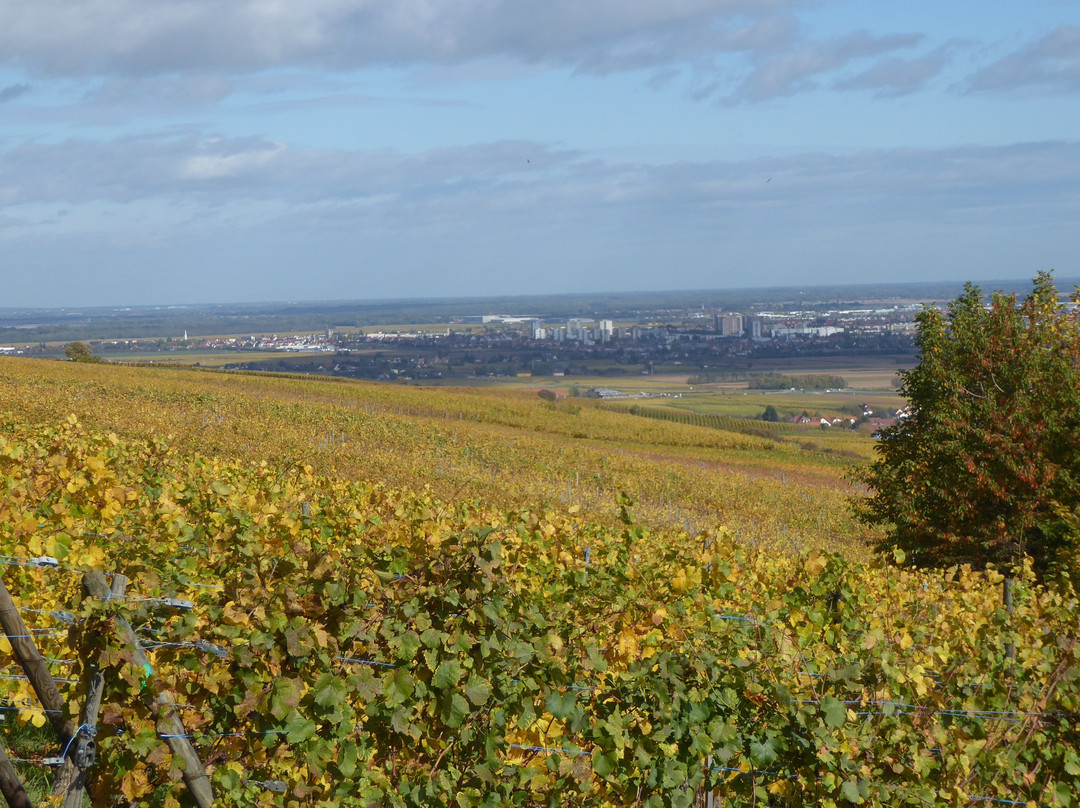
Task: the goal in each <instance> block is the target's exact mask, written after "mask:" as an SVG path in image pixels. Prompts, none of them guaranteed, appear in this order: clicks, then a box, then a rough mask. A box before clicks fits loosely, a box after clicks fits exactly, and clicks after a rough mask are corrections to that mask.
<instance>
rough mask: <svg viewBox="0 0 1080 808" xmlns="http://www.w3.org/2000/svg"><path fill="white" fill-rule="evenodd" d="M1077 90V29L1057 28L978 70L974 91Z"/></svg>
mask: <svg viewBox="0 0 1080 808" xmlns="http://www.w3.org/2000/svg"><path fill="white" fill-rule="evenodd" d="M1032 87H1036V88H1042V89H1044V90H1052V91H1059V92H1061V91H1064V92H1070V93H1074V92H1077V91H1080V26H1076V25H1066V24H1063V25H1059V26H1057V28H1055V29H1054V30H1053V31H1051V32H1050V33H1049V34H1047V35H1046V36H1044V37H1042V38H1040V39H1038V40H1036V41H1034V42H1031V43H1029V44H1027V45H1025V46H1023V47H1022V48H1020V49H1019V50H1016V51H1015V52H1013V53H1011V54H1009V55H1008V56H1005V57H1004V58H1002V59H999V60H998V61H996V62H994V63H993V64H990V65H988V66H987V67H985V68H983V69H982V70H979V71H977V72H976V73H975V74H974V75H973V76H972V77H971V80H970V90H971V91H973V92H982V91H991V90H1019V89H1025V88H1032Z"/></svg>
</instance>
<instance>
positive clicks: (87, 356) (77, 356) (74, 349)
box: [64, 342, 101, 362]
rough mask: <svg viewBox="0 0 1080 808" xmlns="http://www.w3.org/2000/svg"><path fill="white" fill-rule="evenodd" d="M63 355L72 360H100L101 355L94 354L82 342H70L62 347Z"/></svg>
mask: <svg viewBox="0 0 1080 808" xmlns="http://www.w3.org/2000/svg"><path fill="white" fill-rule="evenodd" d="M64 356H66V357H67V358H68V359H70V360H71V361H72V362H100V361H101V357H100V356H95V355H94V354H93V353H91V351H90V349H89V348H87V347H86V345H85V344H84V343H82V342H72V343H70V344H69V345H68V346H67V347H66V348H64Z"/></svg>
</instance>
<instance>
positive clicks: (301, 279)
mask: <svg viewBox="0 0 1080 808" xmlns="http://www.w3.org/2000/svg"><path fill="white" fill-rule="evenodd" d="M1078 256H1080V2H1049V1H1048V0H1047V1H1045V2H1039V0H1029V2H1025V3H1014V2H1002V1H1001V0H983V2H967V1H965V2H959V1H957V2H949V1H948V0H945V1H944V2H941V1H939V2H937V3H930V2H921V1H920V0H912V1H911V2H906V3H892V4H885V3H877V2H866V1H865V0H864V1H863V2H859V1H858V0H844V1H843V2H839V1H838V2H829V0H820V2H800V1H799V0H665V2H657V1H656V0H454V1H453V2H451V0H230V2H229V3H221V2H215V1H214V0H157V1H156V2H154V3H147V2H145V0H78V2H71V1H70V0H35V2H33V3H27V2H26V1H25V0H0V307H3V306H72V305H109V304H124V305H131V304H144V303H145V304H150V303H153V304H159V303H174V302H175V303H199V302H230V301H264V300H269V301H272V300H323V299H334V298H341V299H370V298H401V297H438V296H451V295H458V294H461V295H476V294H532V293H551V292H578V291H581V292H586V291H616V290H648V289H699V288H725V287H740V286H762V285H803V284H805V285H814V284H823V283H847V282H859V281H867V282H876V281H893V280H913V281H920V280H930V279H932V280H965V279H993V278H1003V279H1004V278H1020V277H1029V276H1032V275H1033V274H1034V273H1035V272H1037V271H1039V270H1042V269H1047V268H1054V269H1056V271H1057V272H1058V274H1059V275H1060V276H1062V277H1074V276H1080V259H1078Z"/></svg>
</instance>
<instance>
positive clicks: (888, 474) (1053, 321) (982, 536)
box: [857, 272, 1080, 571]
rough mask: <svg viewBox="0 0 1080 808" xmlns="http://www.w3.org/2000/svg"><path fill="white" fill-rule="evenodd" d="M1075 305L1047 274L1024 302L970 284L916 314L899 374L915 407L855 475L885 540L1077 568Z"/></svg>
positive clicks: (963, 557) (907, 549)
mask: <svg viewBox="0 0 1080 808" xmlns="http://www.w3.org/2000/svg"><path fill="white" fill-rule="evenodd" d="M1078 302H1080V289H1078V290H1077V291H1076V292H1074V294H1073V296H1072V298H1071V303H1072V305H1067V304H1065V303H1063V302H1062V301H1061V300H1060V298H1059V295H1058V292H1057V289H1056V288H1055V286H1054V282H1053V275H1052V274H1051V273H1049V272H1044V273H1040V274H1039V275H1038V276H1036V278H1035V279H1034V282H1033V284H1032V290H1031V292H1030V293H1029V294H1028V295H1027V297H1026V298H1024V299H1023V300H1022V301H1021V300H1018V298H1017V296H1016V295H1015V294H1014V295H1005V294H1003V293H1000V292H998V293H995V294H994V295H993V296H992V297H991V299H990V303H989V305H986V301H985V299H984V297H983V294H982V291H981V290H980V289H979V288H978V287H976V286H973V285H972V284H970V283H969V284H967V285H966V286H965V289H964V292H963V294H961V295H960V296H959V297H958V298H957V299H956V300H954V301H953V302H952V304H951V305H950V307H949V309H948V311H947V312H946V313H942V312H941V311H939V310H937V309H934V308H929V307H928V308H925V309H924V310H923V311H922V312H920V313H919V315H918V316H917V318H916V322H917V326H918V335H917V337H916V344H917V345H918V348H919V363H918V365H917V366H916V367H914V368H913V369H911V370H908V371H903V372H901V374H900V376H901V379H902V386H901V388H900V392H901V394H902V395H904V396H905V397H906V398H907V399H908V400H909V402H910V404H911V408H912V416H911V417H910V418H905V419H903V420H901V421H899V422H898V423H897V424H895V425H894V426H892V427H889V428H887V429H884V430H882V437H881V441H880V443H879V445H878V447H877V451H878V458H877V460H876V461H875V462H874V463H873V464H871V465H870V466H869V468H868V469H867V470H866V471H865V472H864V473H863V474H862V475H861V477H862V480H863V481H864V482H865V483H867V484H868V485H869V486H870V487H871V489H872V490H873V494H872V496H870V497H869V498H867V499H866V500H864V501H862V502H861V503H859V504H858V505H857V509H858V511H859V515H860V517H861V518H862V519H863V520H864V521H865V522H867V523H870V524H879V525H884V526H886V528H887V530H888V536H887V538H886V539H885V540H884V541H883V542H882V544H883V547H882V549H890V548H892V549H900V550H902V551H903V552H904V554H905V556H906V558H907V560H908V561H909V562H911V563H914V564H917V565H920V566H945V565H950V564H955V563H970V564H972V565H973V566H976V567H983V566H985V565H986V564H989V563H993V564H997V565H999V566H1004V567H1012V566H1015V565H1017V564H1019V563H1020V562H1021V560H1022V559H1023V558H1024V557H1025V556H1030V557H1031V558H1032V559H1033V562H1034V565H1035V568H1036V569H1038V570H1041V571H1046V570H1047V569H1048V568H1050V567H1052V566H1055V565H1056V564H1059V563H1062V562H1064V563H1066V564H1067V565H1071V564H1072V563H1074V559H1073V556H1075V554H1076V549H1077V548H1076V539H1077V531H1076V529H1075V524H1076V521H1075V517H1074V515H1075V514H1076V513H1078V512H1080V511H1078V508H1080V311H1078V310H1077V304H1078ZM1070 525H1071V526H1070Z"/></svg>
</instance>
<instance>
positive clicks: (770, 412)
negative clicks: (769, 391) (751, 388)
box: [761, 404, 780, 422]
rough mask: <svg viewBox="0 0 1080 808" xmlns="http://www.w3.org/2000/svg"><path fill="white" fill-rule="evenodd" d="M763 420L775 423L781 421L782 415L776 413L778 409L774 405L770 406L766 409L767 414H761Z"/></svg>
mask: <svg viewBox="0 0 1080 808" xmlns="http://www.w3.org/2000/svg"><path fill="white" fill-rule="evenodd" d="M761 420H762V421H773V422H775V421H779V420H780V413H778V412H777V411H776V407H774V406H773V405H772V404H770V405H768V406H767V407H766V408H765V412H763V413H762V414H761Z"/></svg>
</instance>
